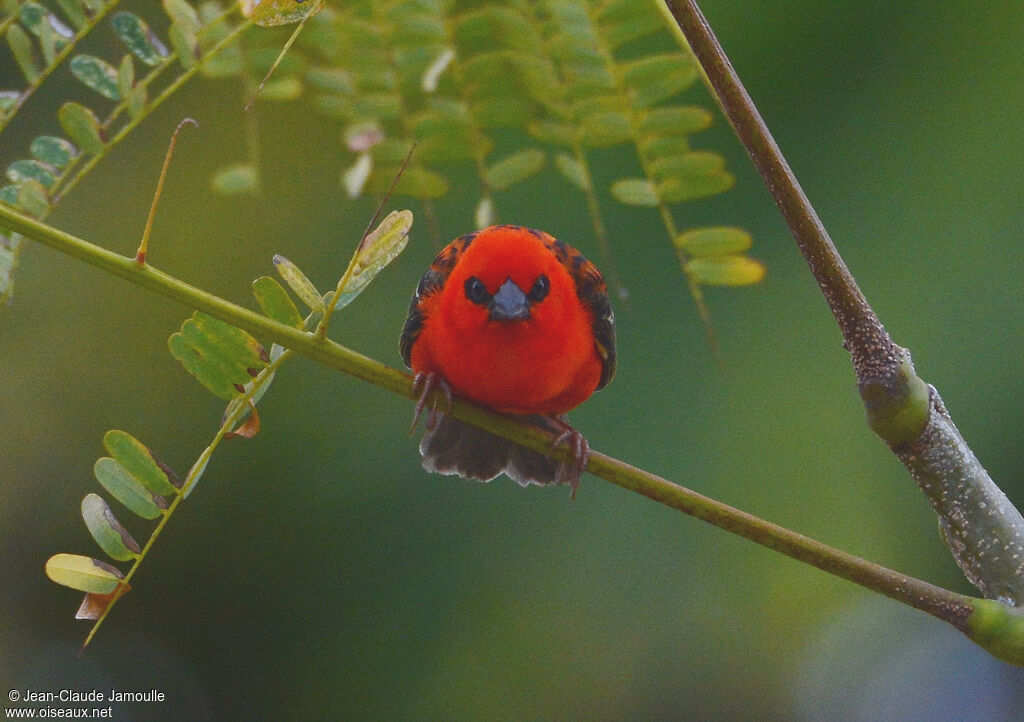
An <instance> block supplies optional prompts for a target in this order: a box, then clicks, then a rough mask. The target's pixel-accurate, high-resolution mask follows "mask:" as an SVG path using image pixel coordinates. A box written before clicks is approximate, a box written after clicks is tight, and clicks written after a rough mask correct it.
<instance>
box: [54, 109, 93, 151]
mask: <svg viewBox="0 0 1024 722" xmlns="http://www.w3.org/2000/svg"><path fill="white" fill-rule="evenodd" d="M57 118H58V120H60V127H61V128H63V129H64V132H65V133H67V134H68V137H69V138H71V140H72V141H74V142H75V144H76V145H77V146H78V147H79V148H81V149H82V150H84V151H85V152H87V153H99V152H100V151H102V150H103V130H102V128H101V126H100V121H99V120H98V119H97V118H96V114H95V113H93V112H92V111H91V110H89V109H88V108H86V107H85V106H84V105H79V104H78V103H65V104H64V105H62V106H61V107H60V110H59V111H57Z"/></svg>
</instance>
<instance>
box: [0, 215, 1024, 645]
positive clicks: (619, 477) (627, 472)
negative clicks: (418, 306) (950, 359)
mask: <svg viewBox="0 0 1024 722" xmlns="http://www.w3.org/2000/svg"><path fill="white" fill-rule="evenodd" d="M0 226H3V227H6V228H8V229H10V230H11V231H14V232H17V233H20V234H22V235H23V236H25V237H27V238H31V239H33V240H35V241H38V242H39V243H42V244H44V245H47V246H50V247H51V248H54V249H56V250H58V251H60V252H62V253H65V254H67V255H69V256H72V257H74V258H77V259H79V260H81V261H84V262H86V263H88V264H90V265H92V266H95V267H97V268H100V269H102V270H105V271H107V272H109V273H113V274H114V275H117V276H120V277H122V278H124V279H126V280H128V281H130V282H132V283H134V284H136V285H139V286H142V287H143V288H146V289H149V290H151V291H153V292H155V293H158V294H160V295H162V296H166V297H167V298H170V299H172V300H174V301H177V302H179V303H182V304H184V305H185V306H188V307H190V308H192V309H195V310H198V311H202V312H204V313H207V314H209V315H211V316H214V317H216V318H219V319H220V320H222V321H225V322H227V323H231V324H233V325H235V326H238V327H239V328H242V329H245V330H246V331H248V332H250V333H252V334H256V335H261V336H263V337H265V338H266V339H270V340H272V341H273V342H275V343H278V344H280V345H281V346H283V347H285V348H287V349H290V350H291V351H294V352H295V353H299V354H302V355H304V356H307V357H308V358H310V359H312V360H314V361H316V362H318V363H321V364H323V365H324V366H327V367H330V368H333V369H336V370H338V371H342V372H344V373H346V374H349V375H351V376H354V377H356V378H359V379H362V380H364V381H368V382H370V383H372V384H374V385H376V386H379V387H381V388H383V389H386V390H388V391H391V392H393V393H396V394H399V395H400V396H403V397H405V398H410V399H411V398H414V394H413V388H412V379H411V378H410V376H409V375H408V374H405V373H403V372H401V371H398V370H397V369H393V368H390V367H388V366H386V365H384V364H382V363H380V362H378V361H375V360H373V359H371V358H368V357H366V356H363V355H361V354H359V353H356V352H355V351H352V350H350V349H347V348H345V347H344V346H341V345H339V344H337V343H335V342H333V341H331V340H329V339H326V338H320V337H318V336H317V335H316V334H314V333H309V332H306V331H301V330H298V329H296V328H293V327H291V326H286V325H284V324H281V323H278V322H276V321H273V320H272V319H270V318H267V317H266V316H262V315H260V314H258V313H255V312H253V311H250V310H248V309H245V308H242V307H241V306H238V305H236V304H233V303H231V302H229V301H226V300H224V299H222V298H219V297H217V296H215V295H213V294H211V293H208V292H206V291H203V290H201V289H199V288H196V287H195V286H191V285H189V284H187V283H185V282H184V281H181V280H179V279H177V278H174V277H172V276H169V275H168V274H166V273H163V272H161V271H158V270H156V269H155V268H153V267H151V266H148V265H146V266H140V265H139V264H137V263H136V262H135V261H134V259H132V258H129V257H126V256H120V255H118V254H116V253H112V252H111V251H107V250H105V249H103V248H100V247H98V246H95V245H93V244H91V243H89V242H87V241H84V240H82V239H80V238H76V237H74V236H72V235H70V234H67V233H64V232H62V231H59V230H57V229H55V228H53V227H51V226H48V225H46V224H44V223H41V222H39V221H36V220H34V219H32V218H29V217H28V216H25V215H23V214H21V213H18V212H17V211H14V210H13V209H11V208H8V207H7V206H4V205H2V204H0ZM434 400H435V401H437V402H438V403H442V402H443V401H444V399H443V395H442V394H440V393H435V399H434ZM450 413H451V415H452V416H454V417H456V418H458V419H461V420H463V421H466V422H468V423H471V424H474V425H476V426H479V427H481V428H483V429H486V430H488V431H490V432H492V433H495V434H497V435H499V436H502V437H504V438H507V439H511V440H513V441H515V442H517V443H520V444H522V445H523V446H526V447H528V448H530V449H534V450H536V451H540V452H548V451H549V450H550V447H551V437H550V436H549V435H548V434H546V433H544V432H543V431H542V430H540V429H539V428H537V427H534V426H531V425H529V424H526V423H523V422H521V421H518V420H516V419H513V418H510V417H507V416H503V415H501V414H497V413H495V412H493V411H490V410H488V409H485V408H483V407H481V406H478V405H476V404H474V403H472V402H469V401H466V400H463V399H459V398H456V399H454V401H453V403H452V406H451V410H450ZM553 453H554V454H555V455H556V456H562V457H565V456H568V454H569V451H568V450H566V449H557V450H555V451H554V452H553ZM587 471H589V472H591V473H592V474H594V475H595V476H598V477H601V478H603V479H605V480H606V481H609V482H611V483H613V484H616V485H618V486H621V487H622V488H624V489H627V490H629V491H633V492H636V493H638V494H641V495H643V496H646V497H648V498H649V499H653V500H654V501H657V502H658V503H661V504H664V505H666V506H669V507H671V508H673V509H678V510H679V511H682V512H684V513H686V514H689V515H691V516H695V517H697V518H698V519H702V520H703V521H706V522H708V523H709V524H713V525H714V526H717V527H719V528H721V529H725V530H726V531H729V532H732V533H733V534H737V535H739V536H742V537H745V538H747V539H750V540H751V541H754V542H757V543H758V544H761V545H763V546H766V547H768V548H769V549H773V550H775V551H778V552H780V553H782V554H785V555H787V556H790V557H792V558H794V559H797V560H798V561H802V562H804V563H806V564H811V565H812V566H815V567H817V568H819V569H821V570H823V571H826V572H828V573H829V574H833V575H835V576H838V577H841V578H843V579H847V580H849V581H852V582H855V583H856V584H860V585H861V586H864V587H866V588H868V589H871V590H873V591H876V592H879V593H881V594H885V595H886V596H889V597H891V598H893V599H896V600H898V601H901V602H903V603H905V604H908V605H910V606H912V607H915V608H917V609H921V610H923V611H925V612H928V613H929V614H931V615H933V616H935V617H937V618H939V619H942V620H943V621H945V622H948V623H949V624H952V625H953V626H954V627H956V628H957V629H959V630H960V631H962V632H964V633H965V634H967V635H968V636H970V637H971V638H972V639H974V640H975V641H977V642H978V643H979V644H982V645H983V646H985V647H986V649H988V650H989V651H991V652H992V653H993V654H996V655H997V656H999V657H1000V658H1002V659H1005V660H1007V661H1011V662H1013V663H1015V664H1022V665H1024V615H1022V614H1021V610H1019V609H1014V608H1011V607H1008V606H1006V605H1003V604H998V603H992V602H987V601H986V600H979V599H974V598H971V597H967V596H964V595H961V594H956V593H954V592H951V591H948V590H945V589H942V588H940V587H936V586H934V585H932V584H929V583H927V582H924V581H921V580H919V579H915V578H913V577H908V576H906V575H903V574H900V573H898V572H895V571H893V570H891V569H886V568H885V567H882V566H879V565H877V564H874V563H872V562H869V561H867V560H865V559H861V558H859V557H856V556H853V555H851V554H847V553H846V552H843V551H841V550H838V549H835V548H833V547H830V546H827V545H825V544H822V543H820V542H818V541H815V540H813V539H811V538H809V537H806V536H803V535H801V534H798V533H796V532H793V531H790V530H788V529H785V528H783V527H780V526H778V525H775V524H772V523H770V522H766V521H764V520H762V519H759V518H757V517H755V516H752V515H750V514H747V513H746V512H743V511H740V510H738V509H735V508H733V507H731V506H728V505H726V504H723V503H721V502H718V501H715V500H713V499H710V498H708V497H705V496H702V495H701V494H698V493H696V492H694V491H691V490H689V489H686V488H684V487H682V486H679V485H677V484H674V483H672V482H670V481H668V480H666V479H663V478H661V477H659V476H656V475H654V474H651V473H649V472H646V471H643V470H642V469H638V468H636V467H634V466H631V465H629V464H627V463H625V462H623V461H619V460H617V459H613V458H611V457H609V456H606V455H604V454H600V453H597V452H593V453H592V454H591V457H590V461H589V463H588V465H587Z"/></svg>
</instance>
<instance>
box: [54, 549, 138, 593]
mask: <svg viewBox="0 0 1024 722" xmlns="http://www.w3.org/2000/svg"><path fill="white" fill-rule="evenodd" d="M46 576H48V577H49V578H50V579H51V580H52V581H54V582H56V583H57V584H61V585H63V586H65V587H71V588H72V589H77V590H78V591H80V592H88V593H90V594H110V593H111V592H113V591H114V590H115V589H117V587H118V585H120V584H121V580H123V579H124V574H122V573H121V572H120V571H119V570H118V569H116V568H115V567H112V566H111V565H109V564H107V563H106V562H101V561H100V560H98V559H91V558H89V557H84V556H81V555H79V554H54V555H53V556H52V557H50V558H49V559H48V560H47V561H46Z"/></svg>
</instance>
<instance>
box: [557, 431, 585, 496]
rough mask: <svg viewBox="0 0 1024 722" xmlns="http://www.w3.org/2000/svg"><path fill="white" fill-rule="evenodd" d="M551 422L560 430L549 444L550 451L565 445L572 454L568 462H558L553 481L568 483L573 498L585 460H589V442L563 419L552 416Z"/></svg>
mask: <svg viewBox="0 0 1024 722" xmlns="http://www.w3.org/2000/svg"><path fill="white" fill-rule="evenodd" d="M551 422H552V423H553V425H554V426H555V428H556V430H560V431H561V433H560V434H559V435H558V437H557V438H556V439H555V441H554V443H552V444H551V451H554V450H555V449H557V448H558V447H559V446H567V447H568V448H569V451H570V453H571V455H572V460H571V462H570V463H566V462H564V461H562V462H560V463H559V465H558V472H557V474H556V476H555V483H558V484H569V486H570V487H571V488H572V492H571V494H570V498H572V499H575V498H576V489H577V488H578V487H579V485H580V478H581V477H582V476H583V470H584V469H586V468H587V462H588V461H589V460H590V444H589V443H588V442H587V439H586V437H584V436H583V434H581V433H580V432H579V431H577V430H576V429H574V428H573V427H572V426H570V425H569V423H568V422H567V421H565V420H564V419H562V418H559V417H553V418H551Z"/></svg>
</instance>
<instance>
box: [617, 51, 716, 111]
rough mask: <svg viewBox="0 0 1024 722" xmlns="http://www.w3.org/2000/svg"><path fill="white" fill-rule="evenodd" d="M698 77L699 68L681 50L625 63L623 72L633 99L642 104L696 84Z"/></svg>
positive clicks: (671, 94) (644, 105)
mask: <svg viewBox="0 0 1024 722" xmlns="http://www.w3.org/2000/svg"><path fill="white" fill-rule="evenodd" d="M698 77H699V75H698V73H697V68H696V67H694V65H693V63H691V62H689V61H688V60H686V59H685V58H684V57H683V56H682V55H681V54H680V53H666V54H664V55H653V56H648V57H646V58H642V59H641V60H637V61H634V62H632V63H629V64H628V65H626V66H625V69H624V71H623V74H622V79H623V82H625V83H626V85H628V86H629V87H630V91H631V94H632V97H633V102H634V103H635V104H636V105H637V106H639V107H641V108H648V107H651V106H653V105H656V104H658V103H660V102H661V101H663V100H668V99H669V98H671V97H672V96H674V95H676V94H678V93H680V92H682V91H684V90H686V89H687V88H689V87H690V86H691V85H693V84H694V83H695V82H696V80H697V78H698Z"/></svg>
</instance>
